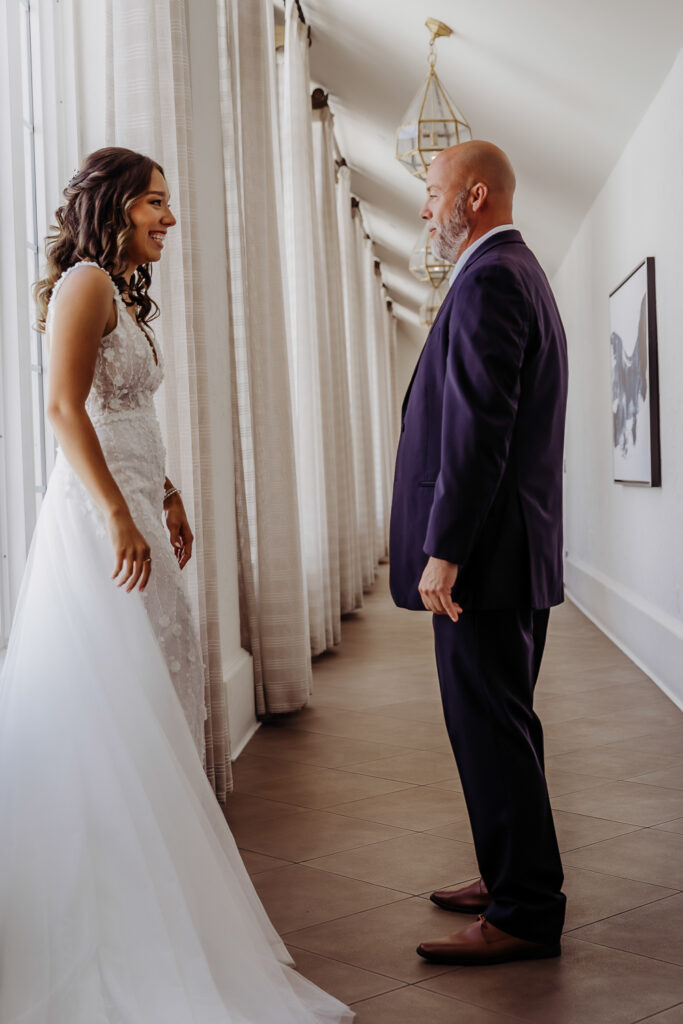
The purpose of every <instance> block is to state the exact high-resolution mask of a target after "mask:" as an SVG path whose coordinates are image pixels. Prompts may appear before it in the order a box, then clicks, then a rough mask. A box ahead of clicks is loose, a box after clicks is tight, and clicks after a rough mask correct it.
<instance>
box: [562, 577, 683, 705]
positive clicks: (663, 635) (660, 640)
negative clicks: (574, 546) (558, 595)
mask: <svg viewBox="0 0 683 1024" xmlns="http://www.w3.org/2000/svg"><path fill="white" fill-rule="evenodd" d="M565 591H566V594H567V597H568V598H569V599H570V601H571V602H572V603H573V604H575V605H576V607H577V608H578V609H579V611H581V612H583V614H584V615H585V616H586V617H587V618H589V619H590V620H591V622H593V623H594V624H595V625H596V626H597V627H598V629H600V630H602V632H603V633H604V634H605V635H606V636H607V637H608V638H609V639H610V640H611V641H612V643H614V644H616V646H617V647H618V648H619V649H620V650H622V651H623V652H624V654H625V655H626V656H627V657H628V658H630V659H631V661H632V662H634V664H636V665H637V666H638V668H639V669H641V670H642V671H643V672H644V673H645V674H646V675H647V676H649V677H650V679H652V681H653V682H654V683H656V684H657V686H658V687H659V688H660V690H662V691H663V692H664V693H665V694H666V695H667V697H669V698H670V699H671V700H672V701H673V702H674V704H676V706H677V707H679V708H680V709H681V710H683V669H682V668H681V666H683V623H682V622H679V621H678V620H677V619H675V618H674V617H673V616H672V615H669V614H668V613H667V612H663V611H662V610H661V609H660V608H657V607H656V605H653V604H652V603H651V602H650V601H646V600H645V599H644V598H643V597H641V596H640V594H637V593H636V592H635V591H633V590H630V589H629V588H627V587H624V586H623V585H622V584H620V583H617V581H616V580H613V579H611V578H610V577H609V576H606V575H605V574H604V573H602V572H600V570H599V569H595V568H594V567H593V566H590V565H588V564H587V563H586V562H583V561H581V560H580V559H578V558H577V559H574V558H567V560H566V562H565Z"/></svg>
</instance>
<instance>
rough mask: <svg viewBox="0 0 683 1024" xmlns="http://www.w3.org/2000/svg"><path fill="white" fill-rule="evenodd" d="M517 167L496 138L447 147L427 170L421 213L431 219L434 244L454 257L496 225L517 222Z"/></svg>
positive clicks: (445, 256) (437, 251)
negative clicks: (514, 201) (514, 207)
mask: <svg viewBox="0 0 683 1024" xmlns="http://www.w3.org/2000/svg"><path fill="white" fill-rule="evenodd" d="M514 192H515V172H514V171H513V169H512V164H511V163H510V161H509V159H508V157H507V156H506V154H505V153H504V152H503V150H502V149H499V147H498V146H494V145H493V143H492V142H482V141H480V140H478V139H477V140H473V141H472V142H461V143H460V144H459V145H458V146H451V147H450V149H444V150H443V151H442V152H441V153H439V154H438V156H436V157H435V158H434V160H433V161H432V163H431V165H430V167H429V170H428V172H427V201H426V202H425V204H424V206H423V208H422V210H421V216H422V218H423V219H424V220H429V221H431V222H432V223H431V224H430V233H431V236H432V248H433V249H434V251H435V252H436V253H437V255H440V256H442V257H443V258H444V259H447V260H450V261H451V262H453V263H454V262H455V260H456V259H457V258H458V256H459V255H460V253H461V252H462V251H463V250H464V249H466V248H467V246H469V245H471V244H472V242H475V241H476V240H477V238H480V237H481V236H482V235H484V234H486V232H487V231H490V230H491V228H494V227H498V226H499V225H501V224H510V223H512V199H513V196H514Z"/></svg>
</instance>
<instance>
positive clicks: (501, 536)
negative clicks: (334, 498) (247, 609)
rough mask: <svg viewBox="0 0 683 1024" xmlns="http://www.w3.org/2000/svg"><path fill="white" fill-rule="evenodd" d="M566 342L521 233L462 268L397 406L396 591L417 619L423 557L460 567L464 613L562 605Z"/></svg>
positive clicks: (483, 249)
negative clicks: (399, 421) (399, 417)
mask: <svg viewBox="0 0 683 1024" xmlns="http://www.w3.org/2000/svg"><path fill="white" fill-rule="evenodd" d="M566 402H567V345H566V340H565V335H564V329H563V327H562V321H561V320H560V314H559V312H558V309H557V306H556V304H555V300H554V298H553V294H552V292H551V290H550V285H549V284H548V280H547V278H546V276H545V274H544V273H543V271H542V270H541V267H540V266H539V264H538V261H537V260H536V257H535V256H534V255H533V253H532V252H531V250H530V249H528V248H527V246H526V245H525V244H524V241H523V240H522V236H521V235H520V233H519V232H518V231H516V230H509V231H501V232H499V233H498V234H496V235H492V236H491V237H490V238H488V239H487V240H486V241H485V242H484V243H483V244H482V245H481V246H480V247H479V248H478V249H477V250H476V251H475V252H474V253H473V255H472V257H471V258H470V259H469V260H468V261H467V262H466V263H465V265H464V267H463V268H462V269H461V271H460V273H459V274H458V276H457V278H456V279H455V281H454V282H453V285H452V287H451V289H450V291H449V293H448V295H447V296H446V298H445V299H444V302H443V305H442V306H441V309H440V310H439V313H438V315H437V317H436V320H435V321H434V324H433V326H432V329H431V331H430V332H429V336H428V338H427V341H426V343H425V346H424V348H423V350H422V354H421V355H420V359H419V361H418V364H417V366H416V368H415V372H414V374H413V379H412V380H411V382H410V386H409V388H408V392H407V394H406V397H405V399H404V402H403V414H402V424H401V437H400V441H399V447H398V455H397V459H396V474H395V479H394V497H393V504H392V509H391V543H390V555H391V593H392V596H393V598H394V601H395V602H396V604H397V605H399V606H400V607H402V608H412V609H416V610H424V605H423V604H422V601H421V599H420V595H419V593H418V589H417V587H418V583H419V581H420V577H421V575H422V571H423V569H424V567H425V565H426V562H427V558H428V556H429V555H434V556H435V557H437V558H443V559H446V560H447V561H449V562H455V563H457V564H458V565H459V566H460V572H459V575H458V581H457V583H456V586H455V590H454V596H455V598H456V599H457V600H458V601H459V602H460V603H461V604H462V606H463V607H464V608H491V609H493V608H509V607H518V606H529V605H530V606H531V607H533V608H549V607H550V606H551V605H555V604H559V603H560V602H561V601H562V600H563V570H562V459H563V448H564V423H565V408H566Z"/></svg>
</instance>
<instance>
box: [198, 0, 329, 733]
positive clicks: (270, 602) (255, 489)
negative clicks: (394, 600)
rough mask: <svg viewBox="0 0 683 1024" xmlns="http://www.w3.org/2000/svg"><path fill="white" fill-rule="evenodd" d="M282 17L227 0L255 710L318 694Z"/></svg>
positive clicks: (229, 159) (243, 553) (241, 454)
mask: <svg viewBox="0 0 683 1024" xmlns="http://www.w3.org/2000/svg"><path fill="white" fill-rule="evenodd" d="M273 34H274V33H273V12H272V5H271V4H270V3H268V0H252V2H250V3H248V4H244V3H237V0H218V46H219V66H220V99H221V129H222V140H223V171H224V178H225V197H226V240H227V247H228V263H229V280H228V290H229V294H230V305H231V340H230V341H231V343H230V349H231V358H232V371H233V372H232V387H233V393H232V410H233V444H234V455H235V477H236V480H235V486H236V505H237V529H238V544H239V577H240V579H239V583H240V612H241V628H242V644H243V646H244V647H245V648H246V649H247V650H249V651H251V653H252V655H253V659H254V682H255V691H256V692H255V703H256V713H257V714H258V715H260V716H263V715H266V714H274V713H282V712H288V711H294V710H296V709H298V708H300V707H302V706H303V705H304V704H306V703H307V702H308V700H309V697H310V692H311V680H312V673H311V660H310V645H309V627H308V610H307V603H306V587H305V582H304V570H303V561H302V549H301V536H300V521H299V504H298V495H297V476H296V465H295V456H294V431H293V420H292V406H291V394H290V377H289V361H288V351H287V331H286V313H285V299H284V294H283V267H282V261H281V244H280V234H281V220H282V217H281V196H280V189H281V180H280V162H279V142H278V126H277V113H276V111H277V98H276V87H275V44H274V38H273Z"/></svg>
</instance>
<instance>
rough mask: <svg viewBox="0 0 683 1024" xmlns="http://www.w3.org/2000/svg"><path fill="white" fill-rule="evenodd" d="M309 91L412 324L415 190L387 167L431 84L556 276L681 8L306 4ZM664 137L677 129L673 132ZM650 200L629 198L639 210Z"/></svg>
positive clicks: (668, 47) (654, 78) (664, 60)
mask: <svg viewBox="0 0 683 1024" xmlns="http://www.w3.org/2000/svg"><path fill="white" fill-rule="evenodd" d="M302 7H303V11H304V14H305V16H306V20H307V21H308V22H309V24H310V25H311V29H312V46H311V49H310V62H311V77H312V79H313V80H314V82H315V83H316V84H319V85H321V86H323V87H324V88H325V89H326V90H327V91H328V92H329V94H330V107H331V109H332V111H333V113H334V115H335V133H336V136H337V140H338V143H339V147H340V149H341V152H342V154H343V155H344V157H345V158H346V161H347V163H348V164H349V166H350V168H351V171H352V188H353V191H354V192H355V194H356V195H357V196H358V197H359V198H360V199H361V204H362V210H363V216H364V220H365V224H366V227H367V230H368V232H369V233H370V235H371V236H372V238H373V239H374V240H375V243H376V250H377V255H378V257H379V258H380V259H381V261H382V276H383V279H384V281H385V283H386V285H387V287H388V290H389V293H390V295H391V297H392V298H393V299H394V301H395V311H396V312H397V313H398V315H399V316H403V317H405V319H407V320H412V321H413V322H415V312H416V310H417V307H418V306H419V304H420V302H421V301H422V300H423V298H424V286H422V285H420V284H418V282H417V281H415V279H414V278H413V277H412V276H411V275H410V274H409V272H408V258H409V255H410V251H411V249H412V247H413V245H414V244H415V241H416V239H417V236H418V233H419V230H420V223H419V220H418V211H419V209H420V206H421V204H422V200H423V193H424V185H423V184H422V182H420V181H419V180H416V179H413V178H411V176H410V174H409V173H408V172H407V171H406V170H405V169H404V168H403V167H402V166H401V165H400V164H399V163H398V162H397V161H396V159H395V156H394V146H395V143H394V131H395V128H396V126H397V125H398V124H399V122H400V120H401V117H402V115H403V114H404V112H405V110H406V108H407V106H408V104H409V102H410V100H411V99H412V98H413V96H414V94H415V93H416V92H417V90H418V88H419V87H420V85H421V83H422V81H423V80H424V77H425V75H426V71H427V62H426V58H427V48H428V43H429V33H428V31H427V29H426V28H425V27H424V21H425V18H427V17H428V16H431V17H435V18H439V19H440V20H441V21H444V22H446V24H448V25H450V27H451V28H452V29H453V30H454V34H453V35H452V36H450V37H448V38H442V39H439V40H437V43H436V49H437V56H438V62H437V71H438V73H439V76H440V77H441V79H442V81H443V83H444V85H445V86H446V89H447V90H448V92H449V93H450V95H451V96H452V98H453V100H454V101H455V103H456V104H457V106H458V107H459V108H460V109H461V111H462V112H463V114H464V115H465V117H466V118H467V119H468V120H469V122H470V124H471V126H472V131H473V135H474V137H475V138H483V139H489V140H490V141H492V142H495V143H497V144H498V145H500V146H502V148H503V149H505V150H506V152H507V153H508V154H509V156H510V158H511V159H512V162H513V165H514V167H515V170H516V172H517V180H518V189H517V196H516V204H515V220H516V222H517V224H518V226H519V227H520V229H521V230H522V232H523V233H524V236H525V238H526V240H527V242H528V243H529V245H530V246H531V247H532V248H533V249H534V251H535V252H536V254H537V256H538V257H539V259H540V260H541V262H542V264H543V266H544V268H545V270H546V272H547V273H548V275H552V274H553V272H554V271H555V269H556V268H557V266H558V264H559V262H560V261H561V259H562V256H563V254H564V253H565V251H566V249H567V247H568V245H569V244H570V242H571V240H572V238H573V237H574V235H575V233H576V231H577V230H578V227H579V224H580V222H581V220H582V218H583V216H584V215H585V213H586V211H587V210H588V208H589V206H590V205H591V203H592V201H593V199H594V198H595V196H596V194H597V193H598V191H599V189H600V187H601V185H602V184H603V182H604V180H605V179H606V177H607V175H608V174H609V172H610V170H611V168H612V167H613V166H614V164H615V162H616V160H617V158H618V157H619V155H620V153H621V152H622V150H623V148H624V146H625V145H626V143H627V141H628V139H629V138H630V136H631V135H632V133H633V131H634V129H635V127H636V125H637V124H638V122H639V121H640V119H641V117H642V116H643V114H644V112H645V110H646V109H647V106H648V104H649V103H650V101H651V100H652V98H653V97H654V95H655V94H656V92H657V89H658V87H659V85H660V84H661V82H662V81H663V79H664V78H665V77H666V74H667V72H668V70H669V69H670V67H671V65H672V64H673V61H674V59H675V57H676V54H677V53H678V51H679V49H680V48H681V46H682V45H683V0H657V2H656V3H653V2H652V0H650V2H648V0H573V2H572V3H560V2H558V0H476V2H475V0H302ZM672 128H673V126H672ZM645 199H646V197H644V196H638V197H633V200H634V202H644V201H645Z"/></svg>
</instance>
